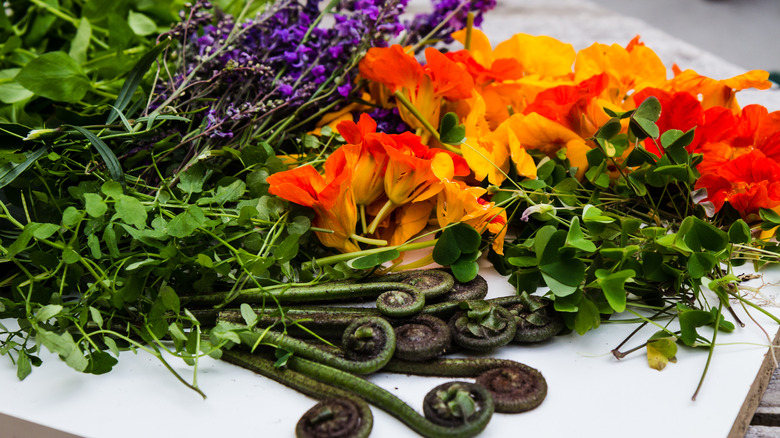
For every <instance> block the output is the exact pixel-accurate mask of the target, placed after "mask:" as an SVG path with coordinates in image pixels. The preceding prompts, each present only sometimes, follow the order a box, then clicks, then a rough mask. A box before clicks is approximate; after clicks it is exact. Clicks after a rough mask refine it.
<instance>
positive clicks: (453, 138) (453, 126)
mask: <svg viewBox="0 0 780 438" xmlns="http://www.w3.org/2000/svg"><path fill="white" fill-rule="evenodd" d="M439 136H440V141H441V142H442V143H445V144H460V143H461V142H462V141H463V138H464V137H465V136H466V127H465V126H463V125H459V124H458V116H457V115H455V113H453V112H449V113H447V114H445V115H444V116H443V117H442V118H441V124H440V125H439Z"/></svg>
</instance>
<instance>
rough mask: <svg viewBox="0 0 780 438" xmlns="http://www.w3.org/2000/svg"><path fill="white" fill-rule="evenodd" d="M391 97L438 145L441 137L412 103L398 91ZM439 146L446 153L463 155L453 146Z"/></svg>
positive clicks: (444, 144)
mask: <svg viewBox="0 0 780 438" xmlns="http://www.w3.org/2000/svg"><path fill="white" fill-rule="evenodd" d="M393 96H395V98H396V99H397V100H398V101H399V102H401V104H402V105H403V106H404V107H406V109H407V110H409V112H410V113H412V115H413V116H414V117H415V118H416V119H417V120H419V121H420V123H421V124H422V125H423V127H424V128H425V130H426V131H428V132H429V133H430V134H431V135H432V136H433V138H435V139H436V141H438V142H439V143H441V136H439V131H437V130H436V128H434V127H433V125H431V123H430V122H429V121H428V120H427V119H426V118H425V117H423V115H422V114H420V111H418V110H417V108H416V107H415V106H414V105H413V104H412V102H410V101H409V99H407V98H406V96H404V95H403V93H401V92H400V91H396V92H395V93H393ZM441 144H442V145H443V146H444V147H445V148H446V149H447V150H448V151H450V152H452V153H455V154H458V155H462V154H463V153H462V152H461V151H460V149H458V148H456V147H454V146H452V145H449V144H446V143H441Z"/></svg>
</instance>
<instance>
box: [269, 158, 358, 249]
mask: <svg viewBox="0 0 780 438" xmlns="http://www.w3.org/2000/svg"><path fill="white" fill-rule="evenodd" d="M351 178H352V171H351V169H350V167H349V166H348V165H347V160H346V159H345V157H344V153H343V151H341V149H338V150H336V151H335V152H334V153H333V154H331V155H330V157H328V159H327V160H326V162H325V176H324V177H323V176H322V175H320V174H319V173H318V172H317V170H316V169H314V167H312V166H311V165H306V166H301V167H298V168H296V169H292V170H286V171H284V172H278V173H275V174H273V175H271V176H269V177H268V178H267V179H266V181H267V182H268V184H270V185H271V187H270V188H269V189H268V193H270V194H272V195H276V196H279V197H280V198H283V199H286V200H288V201H290V202H294V203H296V204H300V205H303V206H306V207H311V208H312V209H314V213H315V215H314V220H313V221H312V225H314V226H315V227H318V228H325V229H329V230H333V233H321V232H318V233H317V237H318V238H319V239H320V242H322V244H323V245H325V246H329V247H331V248H335V249H337V250H339V251H341V252H354V251H359V250H360V248H359V247H358V246H357V244H355V242H353V241H352V239H351V237H350V236H352V235H354V233H355V227H356V226H357V208H356V206H355V200H354V197H353V195H352V190H351V188H350V184H351Z"/></svg>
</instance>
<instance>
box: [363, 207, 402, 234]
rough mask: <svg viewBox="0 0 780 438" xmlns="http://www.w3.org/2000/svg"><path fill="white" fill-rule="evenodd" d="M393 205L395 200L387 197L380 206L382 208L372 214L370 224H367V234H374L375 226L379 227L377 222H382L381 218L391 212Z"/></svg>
mask: <svg viewBox="0 0 780 438" xmlns="http://www.w3.org/2000/svg"><path fill="white" fill-rule="evenodd" d="M395 207H396V204H395V202H393V201H391V200H389V199H388V200H387V202H385V205H383V206H382V209H381V210H379V213H377V214H376V216H374V220H372V221H371V224H370V225H369V226H368V234H374V232H375V231H376V229H377V227H379V223H380V222H382V220H384V218H385V217H387V215H388V214H390V212H392V211H393V210H394V209H395Z"/></svg>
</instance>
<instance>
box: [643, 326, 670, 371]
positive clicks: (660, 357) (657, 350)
mask: <svg viewBox="0 0 780 438" xmlns="http://www.w3.org/2000/svg"><path fill="white" fill-rule="evenodd" d="M659 333H661V334H664V335H666V332H663V331H661V332H659ZM676 341H677V339H675V337H674V336H668V335H667V336H665V337H659V338H654V339H652V340H650V341H648V342H647V363H648V365H650V368H653V369H655V370H658V371H661V370H662V369H664V368H665V367H666V364H668V363H669V362H672V363H674V362H677V359H676V358H675V356H676V355H677V343H676Z"/></svg>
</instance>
